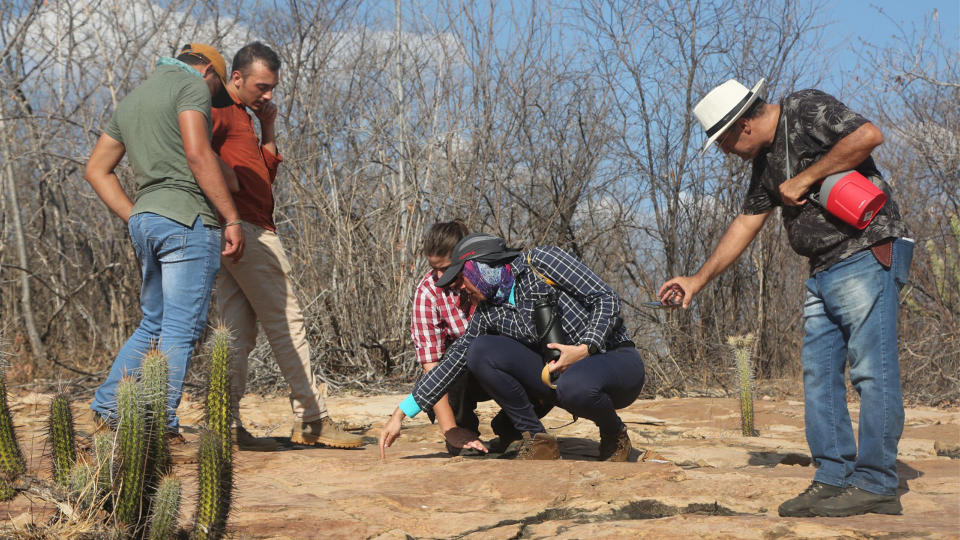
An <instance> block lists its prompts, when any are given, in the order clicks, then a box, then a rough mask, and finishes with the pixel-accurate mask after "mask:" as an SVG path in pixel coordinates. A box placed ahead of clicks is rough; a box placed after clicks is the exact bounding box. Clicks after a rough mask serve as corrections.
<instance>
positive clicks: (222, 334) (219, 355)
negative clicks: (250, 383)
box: [206, 326, 231, 456]
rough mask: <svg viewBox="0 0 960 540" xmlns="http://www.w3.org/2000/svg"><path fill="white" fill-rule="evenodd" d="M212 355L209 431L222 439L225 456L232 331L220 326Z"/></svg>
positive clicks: (207, 412) (209, 389)
mask: <svg viewBox="0 0 960 540" xmlns="http://www.w3.org/2000/svg"><path fill="white" fill-rule="evenodd" d="M212 342H213V343H212V347H211V353H210V382H209V387H208V389H207V400H206V420H207V429H209V430H210V431H212V432H214V433H216V434H217V435H218V436H219V437H220V439H221V446H222V449H223V450H224V455H227V456H229V455H230V453H231V448H230V425H231V416H230V415H231V413H230V331H229V330H228V329H227V328H225V327H223V326H220V327H218V328H217V329H216V330H214V332H213V339H212Z"/></svg>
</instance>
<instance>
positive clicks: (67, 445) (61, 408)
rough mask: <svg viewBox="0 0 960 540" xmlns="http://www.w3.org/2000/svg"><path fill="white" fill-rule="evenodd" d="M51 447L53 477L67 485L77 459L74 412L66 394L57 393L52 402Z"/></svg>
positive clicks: (60, 483) (57, 481)
mask: <svg viewBox="0 0 960 540" xmlns="http://www.w3.org/2000/svg"><path fill="white" fill-rule="evenodd" d="M49 433H50V447H51V449H52V450H51V451H52V458H53V479H54V481H55V482H56V483H57V484H59V485H61V486H66V485H67V484H68V483H69V481H70V469H71V468H72V467H73V463H74V462H75V461H76V460H77V448H76V442H75V441H74V431H73V413H72V412H70V401H68V400H67V396H65V395H64V394H62V393H61V394H57V395H56V396H54V397H53V401H51V402H50V426H49Z"/></svg>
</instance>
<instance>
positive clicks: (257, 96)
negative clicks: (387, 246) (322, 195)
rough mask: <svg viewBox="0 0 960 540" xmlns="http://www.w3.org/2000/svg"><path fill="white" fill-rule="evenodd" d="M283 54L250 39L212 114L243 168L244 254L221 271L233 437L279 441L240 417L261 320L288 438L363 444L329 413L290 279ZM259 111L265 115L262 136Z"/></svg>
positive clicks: (221, 144)
mask: <svg viewBox="0 0 960 540" xmlns="http://www.w3.org/2000/svg"><path fill="white" fill-rule="evenodd" d="M279 72H280V58H279V57H278V56H277V54H276V52H274V51H273V50H272V49H271V48H270V47H267V46H266V45H264V44H263V43H260V42H254V43H251V44H249V45H247V46H245V47H243V48H242V49H240V50H239V51H237V54H236V56H234V58H233V73H232V75H231V77H230V80H229V81H228V82H227V85H226V86H227V92H228V93H229V94H230V97H231V98H233V102H234V103H233V105H232V106H229V107H225V108H223V109H218V110H216V112H215V113H214V114H213V148H214V150H216V151H217V153H219V154H220V158H221V159H222V160H223V161H224V162H226V164H227V165H229V166H230V167H231V168H232V169H233V170H234V172H235V173H236V175H237V182H238V184H239V190H238V191H236V192H235V193H234V194H233V199H234V202H235V203H236V206H237V211H238V212H239V213H240V219H241V220H242V222H243V223H242V226H243V233H244V236H245V237H246V238H247V245H246V253H245V255H246V256H245V257H244V258H243V259H242V260H241V261H240V262H238V263H236V264H231V263H228V262H226V261H224V263H223V264H222V265H221V271H220V274H219V275H218V276H217V305H218V307H219V308H220V313H221V316H222V317H223V319H224V322H225V323H226V324H227V326H228V327H229V328H230V329H231V330H232V331H234V332H235V333H236V348H235V350H234V354H233V360H232V363H233V365H232V366H231V368H232V369H231V394H232V396H231V397H232V401H233V402H232V403H231V406H232V411H233V421H234V426H235V427H234V440H235V442H236V444H237V446H238V447H239V448H240V449H241V450H255V451H272V450H275V449H276V447H277V444H276V441H274V440H273V439H268V438H255V437H253V436H252V435H251V434H250V433H249V432H248V431H247V430H245V429H244V428H243V424H242V422H241V420H240V398H241V397H242V396H243V393H244V390H245V388H246V382H247V355H249V354H250V351H251V350H253V347H254V345H255V344H256V338H257V321H258V320H259V321H260V325H261V326H262V327H263V329H264V331H265V332H266V334H267V339H268V341H269V342H270V347H271V349H272V350H273V355H274V357H275V358H276V360H277V365H279V367H280V371H281V373H283V377H284V379H286V381H287V384H289V385H290V405H291V406H292V407H293V415H294V424H293V430H292V432H291V434H290V440H291V442H293V443H296V444H307V445H315V444H321V445H324V446H332V447H336V448H357V447H359V446H361V445H362V444H363V440H362V438H361V437H360V436H358V435H354V434H352V433H347V432H345V431H342V430H341V429H340V428H338V427H337V425H336V424H335V423H334V422H333V420H331V419H330V416H329V414H328V413H327V408H326V404H325V402H324V399H323V397H322V396H321V395H320V393H319V391H318V389H317V385H316V384H315V382H314V376H313V370H312V369H311V367H310V346H309V344H308V343H307V336H306V331H305V329H304V324H303V314H302V312H301V310H300V305H299V303H298V302H297V298H296V295H295V294H294V291H293V282H292V281H291V280H290V277H289V275H288V274H289V272H290V263H289V261H288V260H287V256H286V254H285V253H284V251H283V246H282V245H281V244H280V238H279V237H278V236H277V234H276V225H275V224H274V222H273V182H274V179H275V178H276V176H277V167H278V166H279V164H280V161H281V158H280V154H279V152H277V144H276V139H275V130H274V122H275V120H276V118H277V106H276V105H274V104H273V102H272V101H271V100H272V98H273V89H274V87H276V85H277V83H278V82H279V80H280V74H279ZM247 109H250V110H251V111H253V114H254V115H256V117H257V119H258V120H259V121H260V135H261V139H260V140H258V139H257V133H256V131H255V130H254V126H253V120H252V119H251V118H250V115H249V114H248V113H247Z"/></svg>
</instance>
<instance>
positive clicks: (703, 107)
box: [693, 79, 767, 156]
mask: <svg viewBox="0 0 960 540" xmlns="http://www.w3.org/2000/svg"><path fill="white" fill-rule="evenodd" d="M766 81H767V80H766V79H760V80H759V81H757V84H755V85H753V88H751V89H750V90H747V87H746V86H744V85H742V84H740V83H739V82H737V81H736V80H734V79H730V80H729V81H727V82H725V83H723V84H721V85H720V86H717V87H716V88H714V89H713V90H711V91H710V92H708V93H707V95H705V96H703V99H701V100H700V101H699V102H698V103H697V104H696V105H695V106H694V107H693V115H694V116H696V117H697V120H699V121H700V125H701V126H703V130H704V131H706V132H707V137H708V138H707V142H706V143H705V144H704V145H703V149H702V150H700V155H701V156H702V155H703V153H704V152H706V151H707V148H710V145H711V144H713V143H714V141H716V140H717V139H719V138H720V136H721V135H723V132H725V131H726V130H727V128H729V127H730V126H732V125H733V123H734V122H736V121H737V119H738V118H740V117H741V116H743V113H745V112H746V111H747V109H749V108H750V105H752V104H753V102H754V101H756V100H757V98H758V97H760V90H761V89H763V85H764V83H765V82H766Z"/></svg>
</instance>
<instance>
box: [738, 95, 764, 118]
mask: <svg viewBox="0 0 960 540" xmlns="http://www.w3.org/2000/svg"><path fill="white" fill-rule="evenodd" d="M766 104H767V102H766V101H764V100H763V98H760V97H758V98H757V100H756V101H754V102H753V103H751V104H750V108H749V109H747V110H746V112H744V113H743V116H741V118H743V119H745V120H749V119H751V118H756V117H758V116H760V115H761V114H763V109H764V108H765V106H766Z"/></svg>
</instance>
